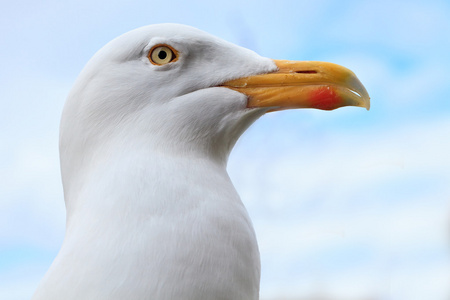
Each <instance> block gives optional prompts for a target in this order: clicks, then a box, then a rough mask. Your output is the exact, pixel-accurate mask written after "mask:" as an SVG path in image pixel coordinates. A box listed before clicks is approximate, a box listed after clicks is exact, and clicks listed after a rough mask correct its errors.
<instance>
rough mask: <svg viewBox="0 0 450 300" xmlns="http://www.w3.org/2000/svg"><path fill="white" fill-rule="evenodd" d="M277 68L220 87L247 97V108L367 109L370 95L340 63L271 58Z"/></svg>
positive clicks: (273, 109) (276, 109)
mask: <svg viewBox="0 0 450 300" xmlns="http://www.w3.org/2000/svg"><path fill="white" fill-rule="evenodd" d="M275 63H276V65H277V67H278V71H276V72H273V73H268V74H262V75H255V76H250V77H244V78H239V79H235V80H231V81H228V82H225V83H224V84H223V85H222V86H224V87H227V88H230V89H232V90H235V91H238V92H241V93H243V94H245V95H247V96H248V102H247V107H249V108H256V107H270V108H271V109H270V110H269V111H278V110H283V109H291V108H317V109H323V110H333V109H336V108H339V107H342V106H360V107H365V108H366V109H367V110H369V108H370V97H369V94H368V93H367V91H366V89H365V88H364V86H363V85H362V83H361V82H360V81H359V79H358V78H357V77H356V75H355V74H354V73H353V72H352V71H350V70H349V69H347V68H344V67H342V66H339V65H336V64H332V63H325V62H313V61H305V62H303V61H288V60H275Z"/></svg>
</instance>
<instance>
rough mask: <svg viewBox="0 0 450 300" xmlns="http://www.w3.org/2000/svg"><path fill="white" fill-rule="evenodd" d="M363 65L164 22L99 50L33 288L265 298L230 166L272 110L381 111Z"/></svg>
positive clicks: (82, 88)
mask: <svg viewBox="0 0 450 300" xmlns="http://www.w3.org/2000/svg"><path fill="white" fill-rule="evenodd" d="M369 103H370V100H369V95H368V94H367V91H366V90H365V88H364V86H363V85H362V84H361V82H360V81H359V80H358V78H357V77H356V76H355V75H354V73H352V72H351V71H350V70H348V69H346V68H344V67H341V66H339V65H335V64H331V63H324V62H301V61H286V60H272V59H269V58H264V57H261V56H259V55H258V54H256V53H254V52H253V51H250V50H248V49H245V48H242V47H239V46H236V45H234V44H232V43H229V42H226V41H224V40H222V39H219V38H217V37H214V36H212V35H210V34H208V33H205V32H203V31H201V30H198V29H196V28H193V27H190V26H185V25H179V24H158V25H150V26H145V27H141V28H138V29H135V30H132V31H130V32H128V33H125V34H123V35H121V36H119V37H118V38H116V39H114V40H112V41H111V42H109V43H108V44H107V45H106V46H104V47H103V48H102V49H100V50H99V51H98V52H97V53H96V54H95V55H94V56H93V58H92V59H91V60H90V61H89V62H88V63H87V65H86V66H85V68H84V69H83V70H82V72H81V74H80V75H79V77H78V79H77V80H76V82H75V84H74V86H73V88H72V90H71V92H70V93H69V96H68V98H67V101H66V104H65V106H64V110H63V113H62V118H61V125H60V160H61V175H62V182H63V187H64V199H65V205H66V213H67V214H66V216H67V221H66V233H65V238H64V241H63V244H62V246H61V249H60V251H59V253H58V255H57V257H56V258H55V260H54V262H53V263H52V265H51V267H50V269H49V270H48V272H47V273H46V275H45V277H44V278H43V279H42V281H41V283H40V285H39V286H38V288H37V290H36V292H35V294H34V296H33V299H34V300H39V299H46V300H49V299H68V300H70V299H154V300H174V299H183V300H206V299H208V300H215V299H217V300H227V299H230V300H239V299H245V300H253V299H259V286H260V257H259V250H258V244H257V240H256V236H255V231H254V229H253V226H252V223H251V220H250V218H249V215H248V213H247V211H246V208H245V207H244V205H243V203H242V201H241V199H240V197H239V195H238V194H237V192H236V190H235V188H234V187H233V184H232V182H231V180H230V178H229V176H228V174H227V171H226V165H227V160H228V156H229V154H230V152H231V150H232V148H233V146H234V144H235V143H236V141H237V139H238V138H239V136H240V135H241V134H242V133H243V132H244V131H245V130H246V129H247V128H248V127H249V126H250V125H251V124H252V123H253V122H255V121H256V120H257V119H258V118H259V117H261V116H263V115H264V114H265V113H267V112H271V111H279V110H283V109H292V108H316V109H322V110H333V109H336V108H339V107H342V106H360V107H365V108H367V109H369Z"/></svg>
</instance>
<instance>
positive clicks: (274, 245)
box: [229, 119, 450, 299]
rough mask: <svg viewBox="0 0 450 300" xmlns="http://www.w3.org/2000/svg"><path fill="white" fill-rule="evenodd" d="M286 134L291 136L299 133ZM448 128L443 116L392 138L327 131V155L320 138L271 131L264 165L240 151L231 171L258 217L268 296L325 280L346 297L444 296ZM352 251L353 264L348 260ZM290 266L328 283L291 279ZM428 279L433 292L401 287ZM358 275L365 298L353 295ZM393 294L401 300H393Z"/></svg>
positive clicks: (449, 124)
mask: <svg viewBox="0 0 450 300" xmlns="http://www.w3.org/2000/svg"><path fill="white" fill-rule="evenodd" d="M261 121H262V120H261ZM265 126H266V125H265ZM289 131H291V132H289V134H291V135H292V136H294V132H293V131H296V130H295V129H291V130H289ZM448 132H450V121H448V120H446V119H444V120H435V121H428V122H425V123H414V124H413V125H411V124H405V125H404V126H402V127H399V128H395V129H392V130H391V131H389V132H387V131H377V130H369V131H368V132H366V133H362V132H353V133H351V132H348V131H347V133H341V134H338V135H336V136H326V134H325V137H322V140H318V142H319V143H321V145H322V146H324V147H326V149H325V150H319V151H317V147H315V146H311V145H309V144H313V143H315V142H316V141H315V138H309V139H308V138H307V139H305V140H304V141H303V142H302V143H297V145H289V146H286V147H285V145H284V144H283V142H284V140H283V138H279V139H278V138H277V137H276V136H273V134H274V133H272V136H271V138H274V140H273V143H272V144H269V143H266V142H265V141H263V142H261V141H259V142H255V141H254V140H253V141H252V142H254V144H253V145H252V148H256V149H258V148H264V151H266V152H267V153H271V154H272V155H273V156H272V157H263V158H262V159H261V158H259V157H256V158H255V157H252V156H249V155H248V153H247V152H249V151H248V150H247V149H240V146H241V145H238V147H239V148H238V149H236V150H237V153H236V154H235V155H234V156H233V160H232V161H231V163H230V167H229V169H230V173H231V176H232V178H233V180H234V182H236V186H237V188H238V191H239V192H240V194H241V195H242V197H243V199H244V201H245V202H246V203H247V205H248V207H249V210H250V213H251V215H252V217H253V218H254V222H255V227H256V230H257V234H258V238H259V242H260V247H261V249H260V250H261V253H262V257H263V266H266V267H267V268H266V269H265V270H266V272H268V273H269V274H268V273H265V274H264V273H263V292H268V293H270V294H272V293H276V292H279V293H282V292H283V291H289V290H293V291H297V292H298V294H307V293H308V292H311V290H310V288H311V285H313V286H314V282H316V283H317V282H319V281H322V283H323V284H325V285H326V286H329V292H332V294H333V295H338V296H340V297H350V296H351V297H356V296H358V297H363V296H364V297H366V296H368V295H369V294H371V293H372V292H373V291H377V292H378V293H381V294H383V293H387V294H386V295H387V296H386V297H387V298H386V299H423V298H424V297H425V298H427V295H429V294H431V293H433V294H434V295H440V296H439V297H437V298H433V299H444V296H445V295H448V294H449V293H448V289H447V285H446V284H443V283H444V282H446V281H445V280H444V279H448V276H447V275H444V274H443V272H441V266H442V265H443V264H447V266H450V265H448V260H447V258H448V247H447V246H446V245H447V242H448V239H447V236H448V231H447V229H448V225H449V218H448V217H449V213H450V207H449V204H450V201H449V200H450V187H449V186H448V182H450V172H448V170H449V168H450V155H448V153H450V142H449V141H448V138H447V136H448ZM245 139H246V138H244V140H245ZM323 140H325V141H323ZM244 143H245V141H244ZM243 147H244V146H243ZM245 147H248V145H245ZM262 177H264V178H262ZM411 184H413V185H419V186H410V185H411ZM421 184H423V186H420V185H421ZM429 185H431V186H429ZM333 251H335V252H336V251H338V253H340V254H338V256H337V257H336V262H333V261H332V262H329V261H328V260H327V258H326V257H327V255H328V254H327V253H328V252H331V253H332V252H333ZM354 251H356V252H354ZM358 251H359V252H358ZM361 251H362V252H361ZM321 253H322V254H321ZM352 255H355V260H354V261H355V262H352V259H351V258H350V259H349V258H347V256H352ZM264 259H265V261H264ZM339 259H344V260H345V259H348V260H349V264H348V265H345V264H344V265H342V264H340V263H339ZM311 261H313V262H314V263H315V264H314V263H311ZM436 261H439V263H437V264H436ZM323 263H326V264H328V265H327V267H325V269H323V266H322V267H321V264H323ZM293 264H294V265H295V264H298V265H299V266H303V267H309V268H311V269H313V270H315V272H317V273H319V274H320V275H319V277H321V276H323V278H319V279H317V278H309V276H310V275H311V274H310V273H311V272H309V273H308V274H305V271H304V270H298V272H296V273H295V272H294V274H293V273H292V271H291V270H290V269H291V268H292V265H293ZM413 271H414V272H413ZM313 273H314V272H313ZM343 273H345V274H347V275H346V276H345V277H343V276H342V274H343ZM423 273H427V274H428V276H429V277H428V278H429V280H430V281H433V280H434V281H433V282H435V283H434V284H433V287H431V286H427V285H420V286H415V287H414V288H413V289H412V288H411V289H406V288H404V287H403V285H402V284H401V283H402V282H414V281H417V280H419V279H420V278H421V277H422V274H423ZM357 278H359V281H361V283H360V284H359V285H358V289H359V292H357V291H355V290H354V288H355V287H354V279H357ZM387 278H391V279H387ZM430 278H434V279H430ZM298 282H303V285H304V287H305V288H304V289H303V290H302V289H299V288H298V286H297V285H298ZM305 282H308V283H310V284H309V285H308V284H306V283H305ZM336 283H339V284H338V285H336ZM441 283H442V284H441ZM264 284H266V285H264ZM386 285H390V286H391V288H390V289H387V288H385V287H386ZM384 289H386V290H384ZM431 289H433V290H431ZM412 290H414V293H413V294H414V295H415V298H411V295H410V294H411V293H410V292H411V291H412ZM391 292H392V293H394V294H395V295H397V296H398V297H397V296H396V297H393V298H389V297H388V294H389V293H391ZM372 294H373V293H372ZM263 295H264V293H263ZM383 299H384V298H383Z"/></svg>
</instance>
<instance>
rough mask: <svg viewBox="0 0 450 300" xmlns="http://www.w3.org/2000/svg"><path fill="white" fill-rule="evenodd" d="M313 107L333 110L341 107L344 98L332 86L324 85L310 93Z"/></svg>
mask: <svg viewBox="0 0 450 300" xmlns="http://www.w3.org/2000/svg"><path fill="white" fill-rule="evenodd" d="M310 101H311V108H317V109H323V110H332V109H336V108H338V107H340V106H341V105H340V104H341V103H342V98H341V97H340V96H339V95H338V94H337V92H336V90H335V89H334V88H333V87H331V86H322V87H319V88H317V89H315V90H314V91H313V92H311V94H310Z"/></svg>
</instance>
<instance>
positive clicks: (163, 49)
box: [147, 44, 178, 66]
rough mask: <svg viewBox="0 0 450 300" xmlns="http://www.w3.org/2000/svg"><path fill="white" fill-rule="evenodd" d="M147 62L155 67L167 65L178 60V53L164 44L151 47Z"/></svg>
mask: <svg viewBox="0 0 450 300" xmlns="http://www.w3.org/2000/svg"><path fill="white" fill-rule="evenodd" d="M147 57H148V60H149V61H150V62H151V63H152V64H154V65H157V66H162V65H167V64H168V63H171V62H174V61H177V60H178V51H177V50H175V49H174V48H173V47H171V46H169V45H165V44H159V45H155V46H153V47H152V48H151V49H150V51H149V52H148V55H147Z"/></svg>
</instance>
